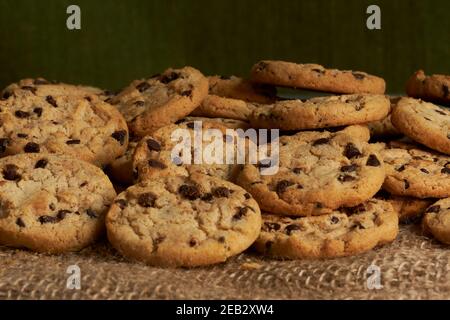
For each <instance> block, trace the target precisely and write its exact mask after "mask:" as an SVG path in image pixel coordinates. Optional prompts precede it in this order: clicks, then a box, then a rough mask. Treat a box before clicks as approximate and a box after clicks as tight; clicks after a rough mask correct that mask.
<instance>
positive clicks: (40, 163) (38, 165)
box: [34, 159, 48, 169]
mask: <svg viewBox="0 0 450 320" xmlns="http://www.w3.org/2000/svg"><path fill="white" fill-rule="evenodd" d="M47 164H48V160H47V159H40V160H38V161H37V162H36V164H35V165H34V168H35V169H44V168H45V167H46V166H47Z"/></svg>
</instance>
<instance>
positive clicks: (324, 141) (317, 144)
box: [312, 138, 331, 147]
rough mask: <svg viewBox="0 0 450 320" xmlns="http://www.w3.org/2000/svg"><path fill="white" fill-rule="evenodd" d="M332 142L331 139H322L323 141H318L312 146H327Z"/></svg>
mask: <svg viewBox="0 0 450 320" xmlns="http://www.w3.org/2000/svg"><path fill="white" fill-rule="evenodd" d="M330 141H331V138H321V139H317V140H316V141H314V142H313V144H312V145H313V147H315V146H320V145H322V144H327V143H328V142H330Z"/></svg>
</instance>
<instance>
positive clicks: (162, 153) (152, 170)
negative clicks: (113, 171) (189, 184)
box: [133, 122, 256, 181]
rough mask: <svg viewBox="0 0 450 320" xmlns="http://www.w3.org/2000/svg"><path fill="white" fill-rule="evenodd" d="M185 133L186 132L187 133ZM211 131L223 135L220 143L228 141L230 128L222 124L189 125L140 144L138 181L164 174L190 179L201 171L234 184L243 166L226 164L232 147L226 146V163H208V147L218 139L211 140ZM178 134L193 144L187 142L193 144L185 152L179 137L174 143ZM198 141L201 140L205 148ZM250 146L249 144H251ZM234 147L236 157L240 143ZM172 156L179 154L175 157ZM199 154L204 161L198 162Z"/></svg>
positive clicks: (169, 129)
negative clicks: (227, 154)
mask: <svg viewBox="0 0 450 320" xmlns="http://www.w3.org/2000/svg"><path fill="white" fill-rule="evenodd" d="M200 129H201V130H202V131H200ZM181 130H184V132H183V131H181ZM207 130H215V131H216V132H217V133H218V134H219V135H220V137H217V138H218V139H219V140H220V142H225V141H224V139H225V137H227V128H226V127H224V126H222V125H221V124H219V123H218V122H185V123H182V124H179V125H170V126H167V127H164V128H161V129H159V130H158V131H156V132H155V133H154V134H153V135H151V136H147V137H144V138H143V139H142V140H141V141H140V142H139V143H138V145H137V147H136V151H135V152H134V155H133V169H134V175H135V179H136V180H147V179H153V178H155V177H158V176H162V175H181V176H188V175H189V174H191V173H194V172H200V173H203V174H205V175H210V176H215V177H220V178H222V179H225V180H229V181H234V180H235V178H236V175H237V174H238V172H239V171H240V169H241V164H237V162H236V161H233V163H232V164H227V162H226V161H225V160H226V152H227V150H230V151H232V150H231V149H227V148H230V146H229V145H228V144H225V143H223V144H222V148H223V149H221V150H222V153H223V154H222V155H223V158H221V159H222V164H219V163H217V162H216V163H214V162H212V161H209V162H208V161H207V160H208V159H209V157H207V155H209V154H210V153H207V152H208V150H207V148H209V147H208V146H209V145H210V144H211V143H213V142H214V141H216V140H215V139H216V137H212V138H211V139H210V137H208V134H207V132H208V131H207ZM178 133H180V134H181V133H183V134H184V133H186V134H187V135H188V136H189V141H184V142H185V143H189V145H187V147H186V149H185V150H182V149H177V146H180V142H181V140H180V139H179V138H178V137H175V139H174V140H172V135H174V134H178ZM196 137H197V138H196ZM195 139H201V146H200V145H199V143H198V141H197V140H195ZM226 139H228V138H226ZM233 139H235V137H233ZM234 141H235V140H234ZM246 143H249V142H248V141H247V142H246ZM231 147H232V148H233V150H234V152H235V154H236V153H237V144H236V143H234V144H233V145H232V146H231ZM255 148H256V147H255ZM183 151H186V152H183ZM172 153H175V154H174V155H173V154H172ZM196 154H197V159H198V160H200V161H197V162H196V157H195V155H196ZM184 157H186V158H184ZM188 158H189V159H188ZM183 160H184V163H183ZM209 160H213V159H209ZM234 160H235V159H234ZM244 161H245V160H244ZM242 164H243V163H242Z"/></svg>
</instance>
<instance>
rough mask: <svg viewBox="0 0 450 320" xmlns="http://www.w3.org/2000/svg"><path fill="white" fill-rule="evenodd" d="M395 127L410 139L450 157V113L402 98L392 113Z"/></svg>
mask: <svg viewBox="0 0 450 320" xmlns="http://www.w3.org/2000/svg"><path fill="white" fill-rule="evenodd" d="M391 120H392V123H393V124H394V126H395V127H396V128H397V129H398V130H399V131H400V132H402V133H403V134H404V135H406V136H408V137H409V138H411V139H413V140H415V141H417V142H419V143H421V144H423V145H425V146H427V147H429V148H431V149H433V150H437V151H440V152H443V153H446V154H449V155H450V111H449V110H447V109H445V108H441V107H439V106H437V105H434V104H432V103H428V102H424V101H422V100H416V99H413V98H402V99H400V101H399V102H398V103H397V106H396V107H395V108H394V110H393V111H392V115H391Z"/></svg>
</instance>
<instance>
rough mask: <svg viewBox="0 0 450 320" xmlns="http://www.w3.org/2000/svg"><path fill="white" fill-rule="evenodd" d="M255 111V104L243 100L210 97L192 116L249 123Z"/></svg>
mask: <svg viewBox="0 0 450 320" xmlns="http://www.w3.org/2000/svg"><path fill="white" fill-rule="evenodd" d="M254 109H255V106H254V105H253V104H251V103H248V102H245V101H243V100H238V99H231V98H224V97H219V96H215V95H208V96H207V97H206V98H205V99H204V100H203V101H202V103H201V104H200V106H199V107H198V108H197V109H195V110H194V111H193V112H192V113H191V116H194V117H210V118H227V119H235V120H242V121H248V118H249V116H250V115H251V113H252V112H253V110H254Z"/></svg>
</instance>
